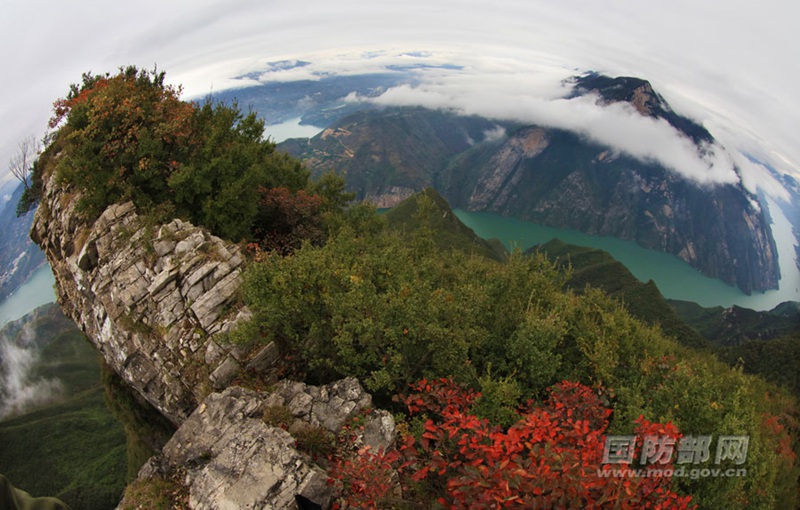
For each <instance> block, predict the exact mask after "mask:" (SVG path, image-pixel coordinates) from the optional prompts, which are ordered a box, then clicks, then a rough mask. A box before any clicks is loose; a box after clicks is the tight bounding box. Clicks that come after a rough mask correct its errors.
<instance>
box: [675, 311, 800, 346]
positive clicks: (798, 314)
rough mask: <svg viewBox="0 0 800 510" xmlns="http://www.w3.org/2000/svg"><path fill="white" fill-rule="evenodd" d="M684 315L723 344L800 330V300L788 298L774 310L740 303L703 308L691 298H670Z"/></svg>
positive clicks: (687, 320) (756, 339)
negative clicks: (678, 299)
mask: <svg viewBox="0 0 800 510" xmlns="http://www.w3.org/2000/svg"><path fill="white" fill-rule="evenodd" d="M669 303H670V305H671V306H672V308H673V309H674V310H675V312H676V313H677V314H678V315H679V316H680V317H681V319H682V320H683V321H684V322H686V323H687V324H689V325H690V326H692V327H693V328H695V329H696V330H697V331H699V332H700V333H701V334H702V335H703V336H704V337H706V338H707V339H708V340H709V341H711V342H712V343H714V344H716V345H719V346H735V345H740V344H743V343H746V342H752V341H761V340H773V339H775V338H778V337H781V336H785V335H790V334H796V333H800V303H798V302H795V301H787V302H785V303H781V304H780V305H778V306H776V307H775V308H773V309H772V310H767V311H756V310H751V309H749V308H742V307H740V306H731V307H729V308H723V307H721V306H716V307H713V308H703V307H701V306H700V305H698V304H696V303H691V302H688V301H677V300H670V301H669Z"/></svg>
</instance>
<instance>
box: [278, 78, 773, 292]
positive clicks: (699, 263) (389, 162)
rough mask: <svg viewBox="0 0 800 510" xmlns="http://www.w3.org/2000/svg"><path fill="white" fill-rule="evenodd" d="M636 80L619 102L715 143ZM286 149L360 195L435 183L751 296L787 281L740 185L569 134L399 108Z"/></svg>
mask: <svg viewBox="0 0 800 510" xmlns="http://www.w3.org/2000/svg"><path fill="white" fill-rule="evenodd" d="M583 83H584V85H583V86H584V87H590V86H595V88H593V89H589V88H587V90H596V88H597V86H596V84H594V85H592V84H593V83H594V82H586V81H584V82H583ZM613 83H615V82H613V81H612V84H613ZM626 83H627V85H626V86H627V88H623V92H625V94H627V95H625V94H623V95H622V97H623V99H620V100H630V101H633V103H632V104H634V105H636V104H638V105H640V108H641V109H643V111H646V112H650V114H651V115H656V114H659V115H666V116H667V120H668V121H669V119H671V120H672V122H673V123H674V124H676V125H678V126H680V127H682V129H684V130H685V136H686V137H687V138H692V139H696V140H698V143H700V144H701V145H702V144H707V143H709V142H708V140H709V138H708V137H710V134H708V132H707V131H706V130H705V129H704V128H702V126H699V125H698V124H696V123H694V122H693V121H691V120H689V119H686V118H684V117H679V116H677V115H676V114H674V113H672V111H671V110H669V109H668V105H666V103H663V105H662V101H663V99H659V97H660V96H658V95H657V94H656V93H655V92H654V91H652V87H650V85H649V83H647V82H646V81H644V80H639V81H632V82H626ZM614 86H616V85H614ZM609 87H611V88H613V86H611V85H609ZM641 89H643V90H641ZM603 90H608V87H607V88H606V89H603ZM637 90H639V92H636V91H637ZM607 95H608V96H609V98H610V99H608V101H611V100H617V99H615V96H613V95H610V93H608V94H607ZM629 96H630V97H629ZM624 98H627V99H624ZM637 98H638V99H637ZM279 148H280V149H281V150H284V151H286V152H288V153H289V154H291V155H293V156H295V157H298V158H300V159H302V160H304V162H305V164H306V165H307V166H308V167H309V168H310V169H311V170H312V172H314V173H321V172H324V171H328V170H336V171H339V172H340V173H341V174H343V175H344V176H345V179H346V181H347V183H348V186H349V189H350V190H351V191H353V192H355V193H356V195H357V198H362V199H368V200H371V201H373V202H377V203H379V204H380V205H381V206H384V207H386V206H391V205H394V204H395V203H397V202H399V201H400V200H402V199H404V198H406V197H408V196H410V195H411V194H412V193H414V192H416V191H420V190H422V189H424V188H425V187H428V186H433V187H435V188H436V189H437V190H438V191H439V192H440V193H441V194H442V195H443V196H444V197H445V198H446V199H447V200H448V201H449V202H450V203H451V204H452V205H453V206H454V207H457V208H461V209H465V210H469V211H487V212H494V213H498V214H501V215H505V216H513V217H516V218H519V219H523V220H528V221H533V222H536V223H540V224H544V225H548V226H554V227H561V228H572V229H576V230H581V231H583V232H585V233H588V234H597V235H609V236H614V237H618V238H621V239H629V240H634V241H636V242H637V243H639V244H640V245H641V246H643V247H646V248H651V249H656V250H660V251H664V252H667V253H671V254H674V255H676V256H678V257H680V258H682V259H683V260H685V261H687V262H688V263H689V264H691V265H692V266H694V267H695V268H698V269H700V270H701V271H702V272H704V273H705V274H706V275H708V276H711V277H714V278H719V279H721V280H723V281H725V282H726V283H728V284H731V285H736V286H738V287H739V288H740V289H741V290H742V291H743V292H745V293H748V294H749V293H751V292H753V291H764V290H768V289H772V288H777V285H778V279H779V274H780V273H779V271H780V269H779V267H778V263H777V256H776V253H777V248H776V245H775V240H774V238H773V236H772V233H771V230H770V225H769V222H768V218H767V217H766V215H765V213H764V212H763V211H762V208H761V207H759V206H758V204H757V197H755V196H754V195H752V194H750V193H749V192H748V191H747V190H745V189H744V187H743V186H742V185H741V184H735V185H734V184H718V185H714V186H708V185H706V186H701V185H698V184H697V183H695V182H692V181H689V180H687V179H686V178H683V177H681V176H679V175H677V174H676V173H675V172H673V171H671V170H668V169H666V168H664V167H663V166H661V165H659V164H655V163H646V162H642V161H639V160H637V159H635V158H633V157H630V156H626V155H624V154H621V153H619V152H618V151H615V150H613V149H610V148H609V147H604V146H602V145H599V144H597V143H593V142H591V141H588V140H587V139H585V138H584V137H582V136H581V135H579V134H576V133H573V132H570V131H565V130H561V129H555V128H546V127H542V126H535V125H524V124H519V123H511V122H500V121H493V120H489V119H483V118H480V117H475V116H459V115H457V114H454V113H451V112H444V111H434V110H426V109H424V108H420V107H401V108H385V109H381V110H365V111H361V112H357V113H355V114H353V115H350V116H347V117H344V118H343V119H340V120H339V121H337V122H335V123H334V124H333V125H331V126H330V127H329V128H327V129H325V130H324V131H323V132H322V133H320V134H319V135H317V136H316V137H314V138H311V139H293V140H287V141H285V142H283V143H282V144H280V145H279ZM700 149H701V147H698V150H700ZM423 156H424V157H423ZM420 161H422V162H421V163H419V162H420ZM418 163H419V164H418Z"/></svg>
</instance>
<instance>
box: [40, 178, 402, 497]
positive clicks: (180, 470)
mask: <svg viewBox="0 0 800 510" xmlns="http://www.w3.org/2000/svg"><path fill="white" fill-rule="evenodd" d="M75 199H76V197H75V196H74V195H72V194H70V193H69V190H65V189H63V188H61V187H60V186H59V185H58V184H57V183H55V182H54V181H53V180H49V181H47V182H45V186H44V195H43V199H42V202H41V204H40V206H39V208H38V209H37V212H36V215H35V218H34V222H33V226H32V229H31V237H32V239H33V240H34V241H35V242H36V243H37V244H38V245H39V246H41V248H42V249H43V250H44V252H45V255H46V256H47V259H48V261H49V263H50V266H51V268H52V269H53V273H54V275H55V278H56V291H57V294H58V301H59V303H60V305H61V307H62V309H63V310H64V312H65V314H66V315H67V316H68V317H70V318H71V319H72V320H73V321H75V323H76V324H77V325H78V326H79V327H80V328H81V329H82V330H83V331H84V333H86V335H87V336H88V337H89V339H90V340H91V341H92V342H93V343H94V345H95V346H96V347H97V349H98V350H99V351H100V353H101V354H102V356H103V358H104V359H105V361H106V363H108V364H109V365H110V366H111V368H112V369H113V370H114V371H116V372H117V373H118V374H119V375H120V376H122V378H123V379H124V380H125V381H126V382H127V383H128V384H129V385H130V386H132V387H133V388H134V389H135V390H137V391H138V392H139V393H140V394H141V395H142V396H143V397H144V398H145V399H146V400H147V401H148V402H150V404H152V405H153V407H155V408H156V409H158V410H159V411H160V412H161V413H162V414H163V415H164V416H166V417H167V418H169V419H170V420H171V421H172V422H173V423H174V424H175V425H178V426H179V427H178V430H177V432H176V433H175V435H174V436H173V437H172V439H171V440H170V441H169V442H168V443H167V444H166V445H165V447H164V448H163V450H162V452H161V453H160V454H158V455H156V456H155V457H153V458H152V459H150V461H148V462H147V463H146V464H145V466H144V467H143V468H142V470H141V472H140V474H139V482H140V483H148V481H149V480H151V479H153V478H163V477H165V476H169V477H170V478H171V479H175V477H176V476H178V478H180V480H179V482H180V483H181V484H183V485H184V486H185V490H186V491H187V492H188V496H189V501H188V503H189V507H190V508H193V509H198V510H199V509H203V510H205V509H208V510H223V509H225V510H235V509H255V508H275V509H296V508H330V506H331V501H332V498H333V488H332V487H331V486H330V485H329V484H328V483H327V480H328V476H327V474H326V473H325V471H324V470H323V469H322V468H321V467H320V466H319V465H318V464H317V463H316V462H315V461H314V460H313V459H312V458H311V457H310V456H309V455H308V454H307V453H304V452H302V451H300V450H298V448H297V438H298V437H302V434H303V433H304V432H306V433H307V432H308V429H309V428H311V429H314V430H315V431H321V433H323V434H325V435H327V437H329V438H330V439H331V440H332V439H333V436H334V435H335V434H336V433H338V432H339V430H340V429H341V428H342V426H343V425H344V424H345V423H346V422H347V421H348V420H350V419H351V418H352V417H354V416H355V415H356V414H362V415H363V417H364V420H363V429H362V430H361V431H360V432H359V433H358V434H357V436H356V438H355V443H354V444H353V445H352V446H353V448H358V447H360V446H365V445H368V446H370V447H371V448H373V449H375V450H378V449H380V448H383V449H388V448H390V447H391V446H392V445H393V443H394V440H395V424H394V420H393V418H392V416H391V414H389V413H388V412H386V411H377V410H371V404H372V398H371V396H370V395H369V394H367V393H366V392H365V391H364V389H363V388H362V387H361V385H360V384H359V383H358V381H357V380H355V379H352V378H350V379H344V380H342V381H338V382H335V383H332V384H329V385H327V386H322V387H313V386H307V385H305V384H303V383H298V382H292V381H280V382H277V384H275V386H274V390H273V391H272V392H270V393H258V392H255V391H251V390H247V389H244V388H241V387H239V386H231V384H232V383H233V382H234V380H235V379H236V377H237V376H238V375H239V374H240V373H241V372H242V371H243V370H245V369H246V370H249V371H255V372H258V373H259V374H261V375H262V376H263V377H265V378H267V379H272V380H273V381H274V378H271V377H270V374H272V373H273V370H272V368H273V367H275V366H276V365H277V364H278V363H279V361H280V355H279V353H278V349H277V347H276V346H275V345H274V344H269V345H267V346H265V347H263V348H261V349H260V350H259V351H255V352H245V351H243V350H241V349H238V348H235V347H231V346H229V345H226V344H225V343H224V342H221V341H220V340H219V335H220V334H223V333H225V332H227V331H230V330H231V328H233V327H234V326H235V325H236V324H237V323H238V321H240V320H246V319H247V318H249V315H250V314H249V311H248V310H247V309H246V308H245V307H244V306H243V305H242V304H241V303H240V302H238V301H237V290H238V288H239V286H240V284H241V272H242V269H243V263H244V258H243V257H242V255H241V253H240V251H239V248H238V247H237V246H236V245H232V244H230V243H226V242H224V241H222V240H221V239H219V238H217V237H215V236H213V235H211V234H209V233H208V232H207V231H205V230H204V229H202V228H199V227H195V226H193V225H191V224H189V223H187V222H184V221H181V220H177V219H176V220H173V221H171V222H169V223H167V224H163V225H152V224H150V223H149V221H148V220H147V219H146V218H142V217H140V216H139V215H138V214H137V212H136V209H135V207H134V205H133V204H132V203H124V204H115V205H112V206H110V207H108V208H107V209H106V210H105V211H104V212H103V214H102V215H100V217H99V218H98V219H97V220H96V221H94V222H83V221H81V220H80V219H79V218H80V216H79V215H78V214H77V213H76V211H75V208H74V204H75V202H76V200H75ZM215 389H216V390H220V391H221V392H218V393H213V391H214V390H215ZM269 409H273V410H274V409H281V410H283V413H284V414H285V415H287V416H288V417H289V420H288V422H287V423H282V424H275V423H270V422H269V420H266V419H265V418H264V417H265V411H267V410H269ZM126 504H127V503H126V502H125V501H123V502H122V503H121V506H120V508H127V507H126ZM298 504H300V505H301V506H299V507H298ZM303 505H305V506H303Z"/></svg>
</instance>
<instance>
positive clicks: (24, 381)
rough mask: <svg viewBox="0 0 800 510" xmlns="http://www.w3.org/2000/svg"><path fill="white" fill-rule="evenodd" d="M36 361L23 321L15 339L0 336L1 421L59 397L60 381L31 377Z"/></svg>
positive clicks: (29, 330) (29, 332)
mask: <svg viewBox="0 0 800 510" xmlns="http://www.w3.org/2000/svg"><path fill="white" fill-rule="evenodd" d="M38 360H39V354H38V352H37V347H36V345H35V344H34V343H33V333H32V331H31V327H30V325H29V324H25V326H24V327H23V329H22V330H21V331H20V333H19V334H18V335H17V338H16V340H11V339H9V338H7V337H6V335H4V334H3V335H0V420H3V419H5V418H8V417H9V416H14V415H18V414H22V413H24V412H25V411H26V410H28V409H31V408H33V407H37V406H40V405H43V404H46V403H48V402H52V401H53V400H55V399H57V398H58V397H60V395H61V391H62V386H61V382H60V381H59V380H57V379H46V378H43V377H38V378H37V377H35V376H34V374H33V368H34V367H35V365H36V363H37V362H38Z"/></svg>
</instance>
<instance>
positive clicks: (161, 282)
mask: <svg viewBox="0 0 800 510" xmlns="http://www.w3.org/2000/svg"><path fill="white" fill-rule="evenodd" d="M74 203H75V200H74V197H71V196H70V195H69V194H68V193H67V192H66V191H64V190H62V189H61V188H59V187H58V186H56V185H55V184H54V183H53V182H52V181H51V182H48V183H46V184H45V194H44V197H43V199H42V203H41V205H40V206H39V208H38V209H37V212H36V216H35V218H34V223H33V227H32V229H31V237H32V238H33V240H34V241H35V242H36V243H37V244H38V245H39V246H40V247H41V248H42V249H43V250H44V252H45V255H46V256H47V260H48V261H49V263H50V266H51V268H52V270H53V273H54V275H55V279H56V290H57V294H58V301H59V303H60V304H61V306H62V308H63V310H64V312H65V314H66V315H67V316H68V317H70V318H71V319H72V320H74V321H75V323H76V324H78V326H79V327H80V328H81V329H82V330H83V331H84V333H86V335H87V336H88V337H89V338H90V339H91V341H92V342H93V343H94V344H95V346H96V347H97V348H98V349H99V350H100V352H101V354H102V355H103V358H104V359H105V361H106V362H107V363H108V364H109V365H110V366H111V367H112V368H113V369H114V371H116V372H117V373H118V374H120V376H122V378H123V379H124V380H125V381H126V382H127V383H128V384H129V385H131V386H132V387H133V388H134V389H136V390H137V391H138V392H139V393H141V394H142V396H143V397H144V398H145V399H147V401H148V402H150V404H152V405H153V406H154V407H155V408H156V409H158V410H159V411H160V412H161V413H162V414H163V415H164V416H166V417H167V418H169V419H170V420H171V421H172V422H173V423H175V424H176V425H178V424H180V423H182V422H183V421H184V420H185V419H186V418H187V417H188V416H189V414H190V413H191V412H192V411H193V410H194V409H195V407H197V405H198V402H199V401H200V400H201V399H202V398H203V397H204V396H205V395H207V394H208V393H210V391H211V390H212V389H213V387H214V386H217V387H222V386H224V385H226V384H227V383H229V382H230V380H231V379H232V378H233V377H234V376H235V375H236V373H237V372H238V370H239V368H240V364H239V361H238V360H237V359H236V358H237V356H238V357H241V356H242V354H243V353H240V352H237V351H235V350H233V351H232V350H231V349H230V348H229V347H222V346H220V345H219V344H218V343H217V342H216V341H215V340H214V335H216V334H218V333H222V332H225V331H228V330H230V329H231V328H232V327H233V326H234V325H235V323H236V322H237V321H238V320H240V319H242V318H245V317H246V316H247V310H245V309H241V306H239V305H238V304H237V303H236V291H237V289H238V287H239V285H240V279H241V278H240V274H241V270H242V268H241V266H242V263H243V262H244V259H243V257H242V256H241V254H240V253H239V249H238V247H237V246H235V245H231V244H228V243H225V242H223V241H222V240H220V239H219V238H217V237H214V236H212V235H210V234H209V233H208V232H206V231H205V230H203V229H201V228H198V227H195V226H193V225H191V224H189V223H186V222H183V221H181V220H173V221H172V222H170V223H168V224H166V225H161V226H148V225H146V224H145V222H144V221H143V219H142V218H140V217H139V216H138V215H137V213H136V210H135V207H134V206H133V204H132V203H125V204H115V205H112V206H110V207H109V208H108V209H106V211H105V212H103V214H102V215H101V216H100V217H99V218H98V219H97V221H95V222H94V223H92V224H84V223H82V222H81V221H80V220H79V219H78V218H79V216H78V215H77V214H76V212H75V211H74Z"/></svg>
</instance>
